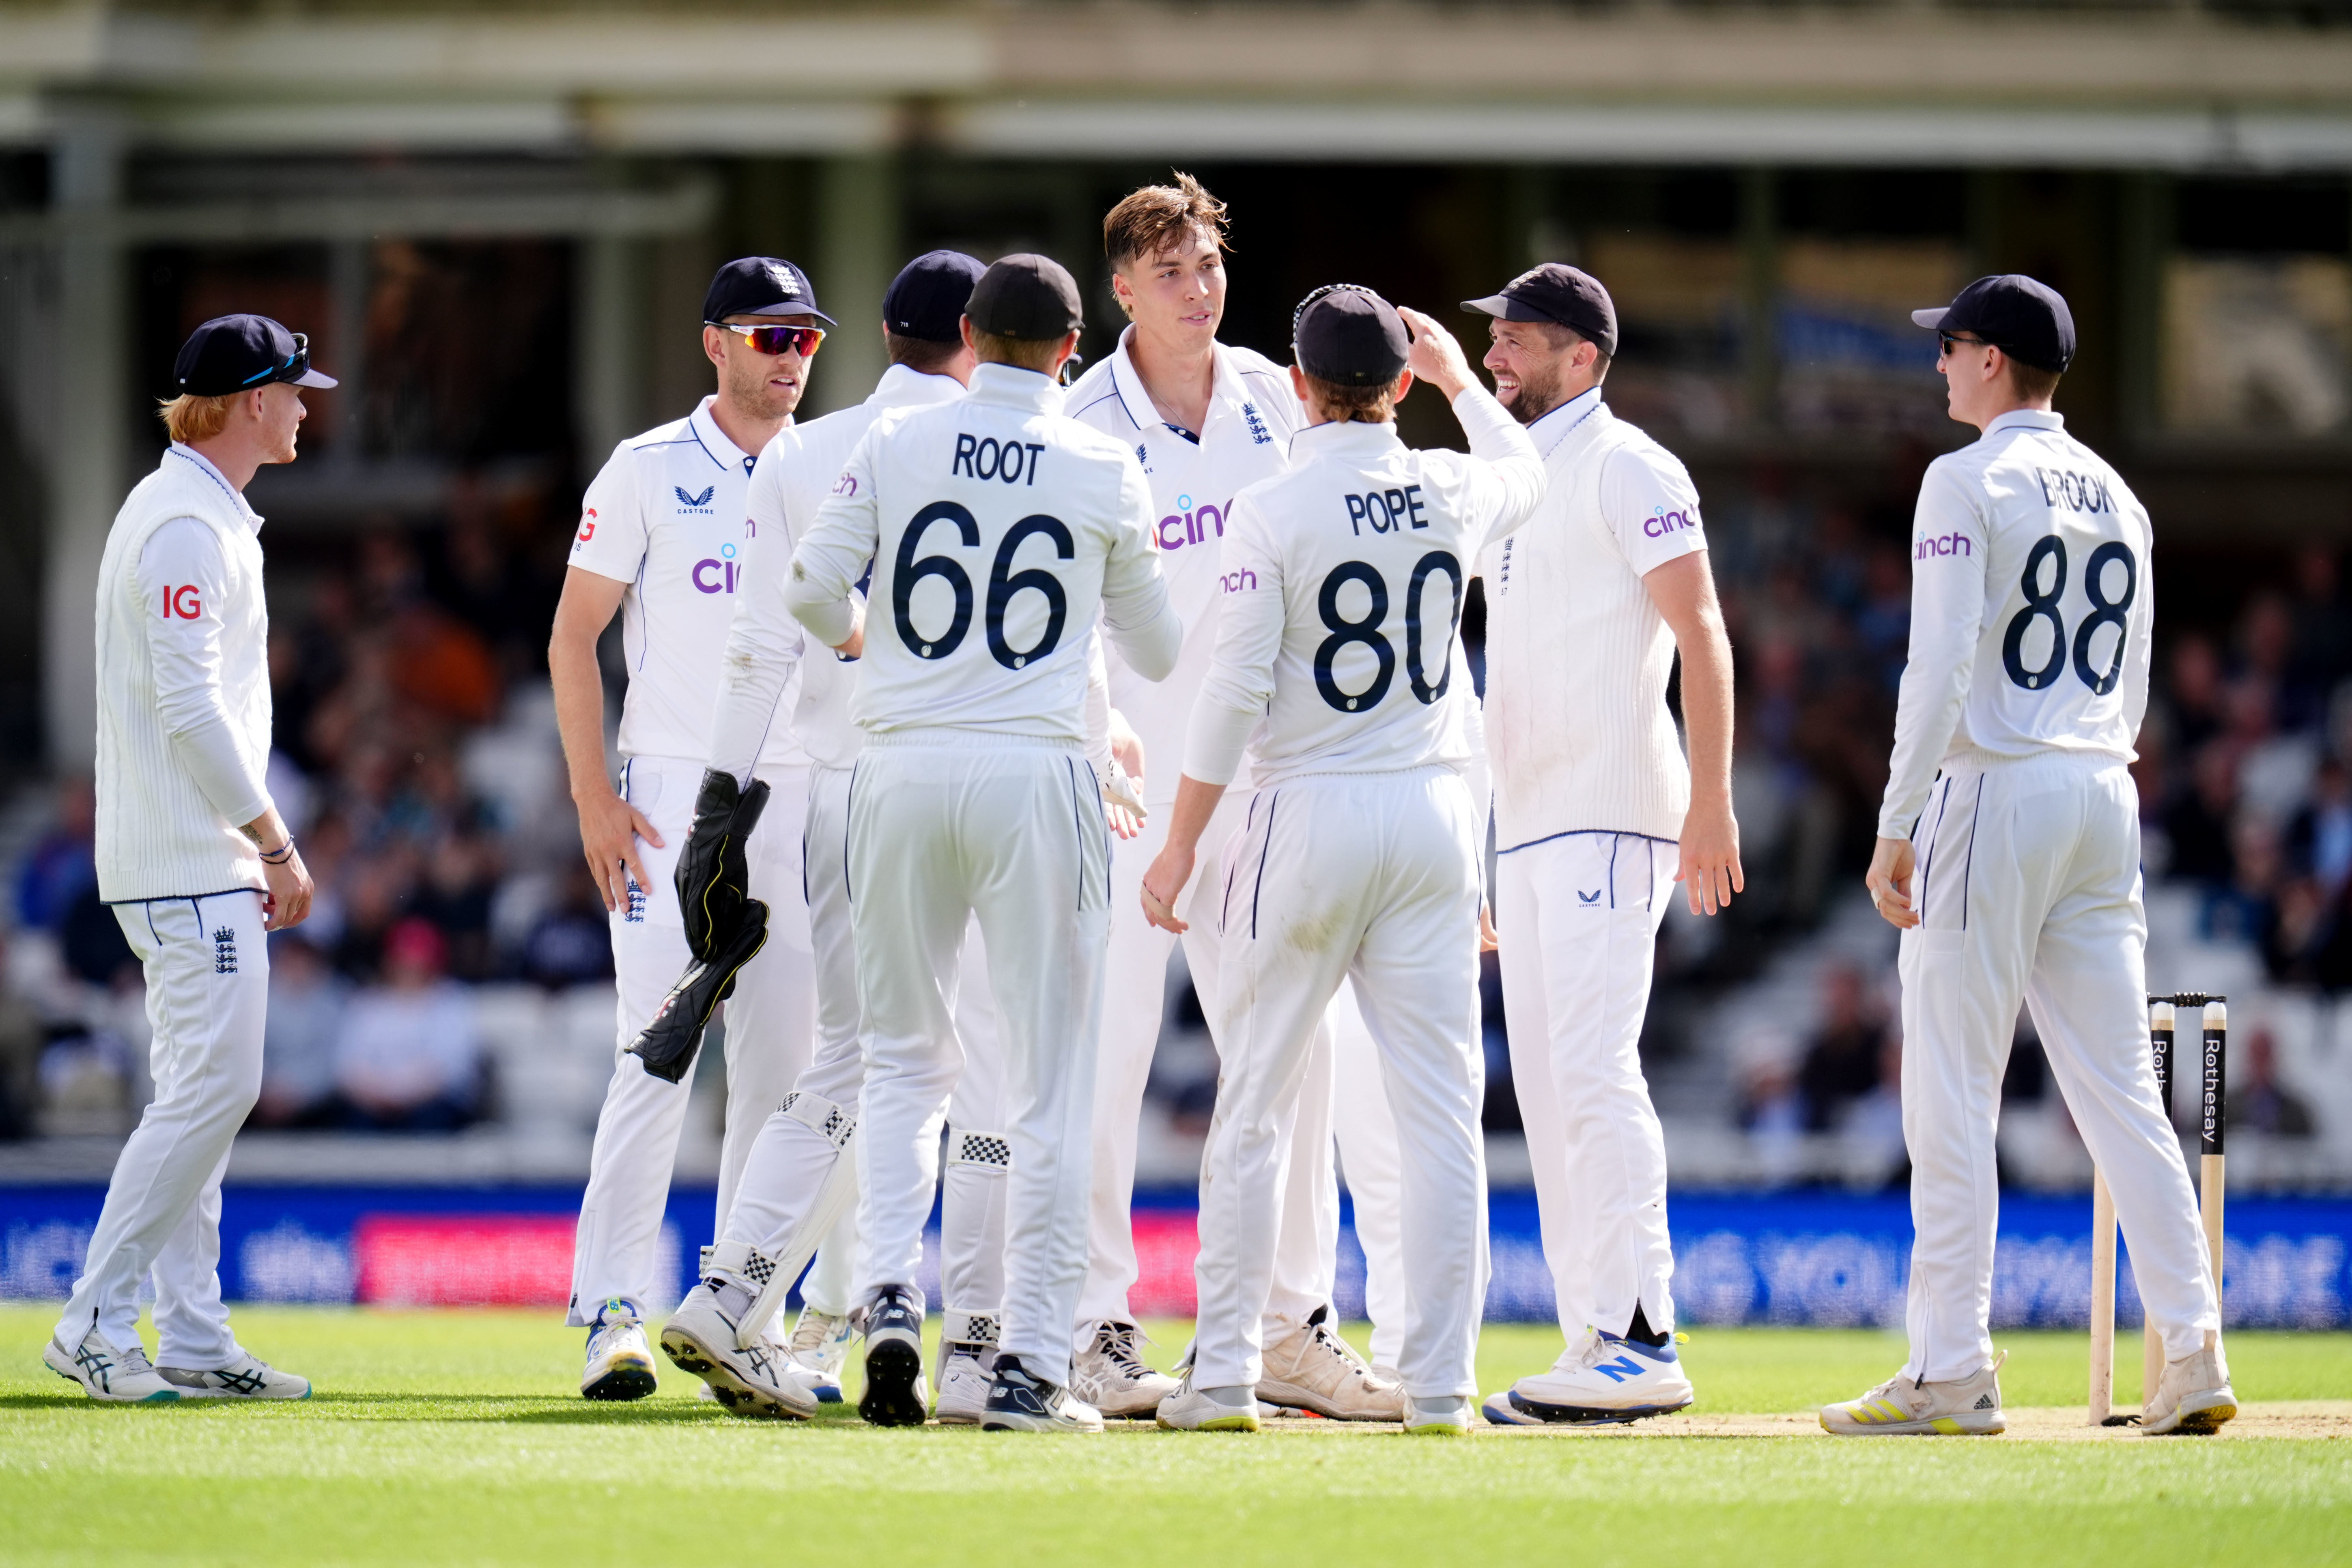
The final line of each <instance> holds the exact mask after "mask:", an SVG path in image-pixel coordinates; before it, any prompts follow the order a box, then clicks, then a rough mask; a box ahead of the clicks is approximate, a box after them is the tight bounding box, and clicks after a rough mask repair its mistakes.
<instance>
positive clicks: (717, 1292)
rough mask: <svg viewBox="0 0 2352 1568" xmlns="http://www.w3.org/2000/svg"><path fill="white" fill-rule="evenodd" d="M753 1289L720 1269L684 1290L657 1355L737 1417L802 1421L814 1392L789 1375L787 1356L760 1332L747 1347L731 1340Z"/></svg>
mask: <svg viewBox="0 0 2352 1568" xmlns="http://www.w3.org/2000/svg"><path fill="white" fill-rule="evenodd" d="M753 1299H754V1297H753V1293H752V1291H751V1290H750V1289H748V1288H747V1287H746V1285H745V1284H744V1283H743V1282H742V1281H740V1280H736V1279H730V1278H728V1276H727V1275H726V1274H725V1273H723V1272H721V1273H717V1274H713V1275H712V1276H711V1277H710V1278H709V1279H705V1280H704V1281H703V1282H702V1283H701V1284H699V1285H697V1286H696V1287H695V1288H694V1289H691V1290H689V1291H688V1292H687V1296H686V1300H683V1301H680V1302H679V1303H678V1304H677V1311H675V1312H672V1313H671V1314H670V1317H669V1321H668V1322H667V1323H665V1324H663V1325H662V1332H661V1348H662V1353H663V1354H664V1355H666V1356H667V1357H669V1359H670V1360H671V1361H673V1362H675V1363H677V1365H678V1367H679V1368H680V1370H682V1371H686V1372H690V1373H694V1375H695V1376H697V1377H698V1378H700V1379H702V1381H703V1382H705V1383H707V1384H709V1385H710V1392H711V1395H712V1397H713V1398H715V1399H717V1400H718V1401H719V1404H721V1405H725V1406H726V1407H727V1408H728V1409H729V1410H730V1411H732V1412H733V1413H734V1414H736V1415H761V1416H767V1417H771V1418H773V1419H778V1420H786V1421H805V1420H807V1419H808V1418H809V1417H810V1416H812V1415H815V1414H816V1395H815V1394H812V1393H810V1392H809V1390H808V1389H807V1387H806V1386H805V1385H803V1384H802V1382H801V1380H800V1379H799V1378H798V1377H797V1376H795V1375H794V1373H793V1365H792V1358H791V1357H789V1356H788V1355H786V1354H785V1353H784V1352H782V1350H781V1349H779V1348H778V1346H777V1345H776V1343H775V1342H774V1341H773V1340H771V1339H769V1338H767V1337H765V1336H762V1337H761V1338H760V1339H759V1340H756V1341H754V1342H752V1344H751V1348H749V1349H748V1350H746V1349H741V1348H739V1347H738V1346H737V1345H736V1343H735V1330H736V1325H737V1324H738V1323H740V1322H741V1321H743V1314H744V1313H746V1312H748V1311H750V1310H751V1302H752V1300H753Z"/></svg>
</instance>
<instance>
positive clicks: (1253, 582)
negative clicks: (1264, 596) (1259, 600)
mask: <svg viewBox="0 0 2352 1568" xmlns="http://www.w3.org/2000/svg"><path fill="white" fill-rule="evenodd" d="M1217 586H1218V587H1220V588H1223V590H1224V591H1225V592H1226V593H1228V594H1246V593H1249V592H1251V591H1253V590H1255V588H1256V587H1257V574H1256V573H1255V572H1253V571H1251V570H1250V569H1249V568H1248V567H1246V566H1244V567H1243V568H1242V569H1241V570H1240V571H1238V572H1228V573H1226V574H1224V575H1223V576H1222V577H1220V578H1218V579H1217Z"/></svg>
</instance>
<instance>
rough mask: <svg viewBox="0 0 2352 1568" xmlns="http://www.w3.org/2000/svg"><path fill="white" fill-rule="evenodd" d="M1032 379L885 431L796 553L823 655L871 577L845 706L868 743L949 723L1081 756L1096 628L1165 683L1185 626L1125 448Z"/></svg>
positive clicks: (902, 420)
mask: <svg viewBox="0 0 2352 1568" xmlns="http://www.w3.org/2000/svg"><path fill="white" fill-rule="evenodd" d="M1061 407H1062V395H1061V389H1060V388H1059V387H1057V386H1055V384H1054V383H1053V382H1052V380H1051V379H1049V378H1048V377H1046V376H1044V375H1041V374H1037V373H1036V372H1034V371H1028V370H1021V369H1018V368H1016V367H1014V366H1012V365H1003V364H983V365H982V366H981V367H980V368H979V369H978V370H977V371H976V372H974V373H973V375H972V380H971V392H970V394H969V395H966V396H964V397H962V398H961V399H959V400H957V401H955V402H953V403H946V404H940V405H934V406H932V407H928V408H912V409H900V410H896V411H893V412H890V413H887V414H883V415H881V416H879V417H877V419H876V420H875V422H874V425H873V426H872V428H870V429H869V430H868V431H867V432H866V435H865V437H864V438H863V439H861V440H860V441H859V442H858V444H857V447H856V451H855V452H853V453H852V454H851V456H850V459H849V462H848V463H847V465H846V466H845V468H843V469H842V473H841V477H840V478H839V479H837V480H836V481H835V488H834V492H833V494H832V495H830V496H829V497H827V498H826V500H825V502H824V506H823V508H822V509H820V510H819V511H818V513H817V520H816V522H815V525H814V527H812V528H811V529H810V530H809V531H808V534H807V536H806V537H805V538H803V540H802V541H801V542H800V544H799V547H798V549H797V550H796V551H795V552H793V564H792V581H791V583H790V584H789V585H788V586H787V588H786V591H785V594H786V602H787V604H788V605H790V607H791V609H792V612H793V615H794V616H797V617H798V618H799V620H800V622H801V624H802V625H803V626H806V627H807V628H808V629H809V630H810V631H812V632H814V634H815V635H816V637H817V639H818V641H820V642H822V643H823V644H824V646H825V647H835V646H836V645H838V644H840V643H842V642H845V641H846V640H847V639H848V637H849V634H850V631H851V629H852V628H853V626H855V625H856V607H855V605H854V604H853V603H852V599H851V590H852V588H853V587H854V585H855V584H856V582H857V580H858V578H859V577H861V576H862V575H864V574H865V572H866V563H867V562H868V561H869V560H871V561H872V563H873V573H874V578H873V584H872V586H871V588H870V589H869V590H868V593H867V607H866V622H865V624H866V647H865V653H864V655H863V657H861V658H859V659H858V661H857V689H856V693H855V695H854V696H853V697H852V699H851V702H850V710H851V712H852V713H853V714H854V715H855V716H856V720H857V722H858V724H859V725H860V726H861V727H862V728H864V729H865V730H866V732H867V733H868V734H880V733H886V732H889V731H905V730H921V729H947V730H974V731H988V732H991V733H996V734H1013V735H1029V736H1034V737H1037V738H1039V739H1043V740H1050V741H1056V742H1066V743H1067V744H1069V745H1071V746H1074V747H1083V746H1084V745H1085V744H1086V740H1087V716H1086V696H1087V665H1088V664H1089V662H1090V658H1089V648H1090V644H1091V641H1092V638H1091V636H1090V634H1091V632H1092V631H1093V629H1094V626H1095V624H1096V618H1097V616H1100V617H1101V621H1102V625H1103V626H1104V628H1105V629H1106V631H1107V632H1108V640H1109V641H1110V642H1111V644H1112V645H1113V646H1114V647H1117V648H1118V651H1119V652H1120V653H1121V654H1122V655H1123V656H1124V657H1125V659H1126V662H1127V663H1128V664H1129V667H1131V668H1133V669H1134V670H1135V671H1136V673H1138V674H1139V675H1141V676H1142V677H1143V678H1144V679H1160V678H1164V677H1165V676H1166V675H1167V673H1168V671H1169V669H1170V668H1172V667H1173V665H1174V664H1175V661H1176V655H1177V651H1178V648H1179V647H1180V646H1181V639H1182V635H1183V627H1182V625H1181V622H1179V621H1178V619H1177V618H1176V613H1175V611H1174V609H1173V608H1171V606H1170V605H1169V602H1168V590H1167V587H1166V585H1165V584H1162V583H1161V581H1160V558H1159V555H1158V553H1157V552H1155V551H1154V549H1153V548H1152V543H1151V497H1150V490H1149V489H1146V488H1145V485H1144V482H1143V470H1142V469H1141V468H1139V466H1138V465H1137V463H1136V460H1135V454H1134V453H1133V452H1132V451H1130V450H1129V448H1128V447H1126V446H1125V445H1124V444H1123V443H1120V442H1118V441H1115V440H1113V439H1111V438H1110V437H1107V436H1104V435H1102V434H1101V433H1100V432H1098V431H1096V430H1094V429H1091V428H1089V427H1088V426H1084V425H1081V424H1079V423H1078V422H1077V421H1076V420H1075V419H1071V418H1068V417H1066V416H1064V415H1063V414H1062V413H1061V412H1060V410H1061Z"/></svg>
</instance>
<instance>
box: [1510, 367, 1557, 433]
mask: <svg viewBox="0 0 2352 1568" xmlns="http://www.w3.org/2000/svg"><path fill="white" fill-rule="evenodd" d="M1499 401H1500V402H1501V403H1502V405H1503V407H1504V409H1505V410H1506V411H1507V413H1509V415H1510V416H1511V417H1512V418H1514V419H1516V420H1517V421H1518V422H1519V423H1520V424H1522V425H1532V424H1534V423H1535V422H1536V421H1537V420H1538V419H1540V418H1542V417H1543V416H1545V415H1547V414H1549V413H1550V412H1551V411H1552V410H1553V409H1555V408H1557V407H1559V405H1560V404H1561V402H1562V401H1563V399H1562V398H1561V397H1560V395H1559V361H1558V360H1554V361H1553V362H1552V363H1549V364H1547V365H1545V366H1544V367H1543V368H1542V369H1540V370H1537V371H1531V372H1530V373H1529V374H1526V375H1523V376H1521V377H1520V378H1519V389H1518V391H1517V392H1515V393H1513V394H1512V395H1510V396H1508V397H1507V398H1502V399H1500V400H1499Z"/></svg>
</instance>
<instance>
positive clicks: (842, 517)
mask: <svg viewBox="0 0 2352 1568" xmlns="http://www.w3.org/2000/svg"><path fill="white" fill-rule="evenodd" d="M889 423H890V421H888V420H887V419H886V420H883V421H880V422H878V423H877V426H875V429H876V430H880V429H882V428H884V427H885V426H887V425H888V424H889ZM875 438H876V437H875V431H868V432H867V433H866V437H865V438H864V439H862V440H860V441H859V442H858V444H857V450H856V452H854V453H852V454H851V455H850V458H849V463H848V466H847V467H845V468H843V469H842V474H841V479H840V480H839V482H838V483H836V484H835V486H834V489H833V494H831V495H830V496H827V497H826V498H825V502H824V506H822V507H820V508H819V509H818V510H817V514H816V521H815V522H814V524H813V525H812V526H811V527H810V529H809V531H808V537H806V538H805V539H803V540H801V541H800V542H799V543H798V544H797V545H795V546H794V547H793V561H792V566H791V569H790V574H789V576H790V580H789V581H788V582H787V583H786V584H785V585H784V604H785V607H786V608H788V609H790V610H791V611H792V613H793V618H794V619H795V620H797V621H799V622H800V624H801V625H803V626H806V627H807V628H808V629H809V630H810V631H812V632H814V634H816V639H817V640H818V641H819V642H821V643H823V644H824V646H825V647H829V648H835V649H839V650H841V651H843V652H845V653H849V654H851V655H852V656H855V655H856V653H857V652H858V651H859V649H860V648H861V647H862V646H863V639H862V637H861V634H862V632H863V630H864V626H865V615H864V613H863V611H864V607H863V606H862V605H860V604H859V603H858V602H857V595H856V584H857V579H858V578H859V577H860V576H862V575H863V574H865V571H866V563H867V562H868V561H871V560H872V559H874V547H875V544H876V542H877V541H878V540H879V539H880V538H881V514H880V513H879V512H878V511H877V510H876V508H875V504H874V468H875V463H874V443H875Z"/></svg>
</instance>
